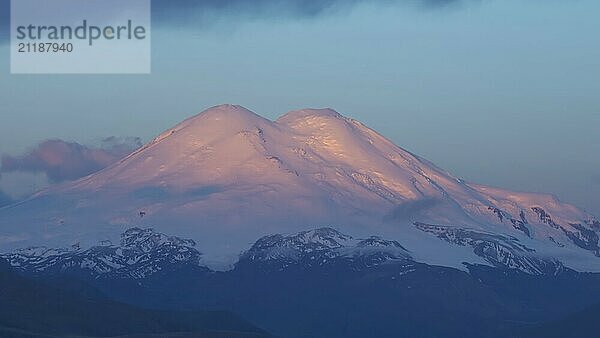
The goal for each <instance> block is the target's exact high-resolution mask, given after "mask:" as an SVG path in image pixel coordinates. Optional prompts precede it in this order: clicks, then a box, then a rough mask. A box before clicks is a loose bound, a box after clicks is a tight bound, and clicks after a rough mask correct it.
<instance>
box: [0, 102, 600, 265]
mask: <svg viewBox="0 0 600 338" xmlns="http://www.w3.org/2000/svg"><path fill="white" fill-rule="evenodd" d="M131 226H140V227H147V226H152V227H153V228H155V229H157V230H158V231H161V232H164V233H170V234H175V235H177V236H182V237H185V238H190V239H192V240H193V241H194V242H195V243H197V244H198V247H199V248H200V251H201V253H202V257H201V259H202V264H203V265H206V266H209V267H213V268H219V269H221V270H223V269H227V268H230V267H231V266H232V265H233V264H235V263H236V261H237V259H238V257H239V255H240V253H241V252H243V251H244V250H246V249H247V247H248V245H249V243H253V242H254V241H256V240H257V239H258V238H261V237H263V236H268V235H273V234H277V233H296V232H300V231H305V230H309V229H314V228H319V227H322V226H331V227H334V228H336V229H339V230H342V232H344V233H346V234H349V235H352V236H354V237H359V238H367V237H369V236H379V237H382V238H386V239H387V240H391V241H397V242H398V243H399V244H400V245H401V246H403V247H404V248H405V249H406V250H407V252H410V255H411V257H413V258H414V259H415V260H416V261H419V262H423V263H428V264H436V265H443V266H450V267H458V268H461V269H464V267H463V262H467V263H473V264H481V263H483V264H490V265H496V263H494V262H490V260H489V259H482V252H484V251H485V252H487V253H489V252H491V251H493V252H496V253H497V258H496V261H500V262H502V261H506V259H508V260H510V258H509V257H508V258H507V257H503V253H505V252H514V250H516V249H515V248H520V249H519V252H521V254H522V255H525V256H530V257H531V260H530V261H531V262H541V261H544V262H547V261H548V262H549V261H555V262H558V263H557V264H558V265H556V266H559V265H560V266H566V267H569V268H573V269H576V270H579V271H600V259H599V258H598V257H597V255H598V254H599V246H598V234H597V231H598V230H599V229H600V223H598V221H596V220H595V219H594V218H593V217H592V216H591V215H588V214H586V213H584V212H583V211H581V210H579V209H577V208H575V207H573V206H571V205H567V204H564V203H561V202H559V201H558V200H556V199H555V198H554V197H552V196H550V195H541V194H529V193H517V192H511V191H505V190H502V189H497V188H490V187H486V186H482V185H477V184H471V183H467V182H464V181H462V180H461V179H459V178H457V177H455V176H453V175H451V174H449V173H448V172H446V171H444V170H442V169H440V168H437V167H436V166H434V165H433V164H431V163H430V162H428V161H426V160H424V159H422V158H420V157H418V156H416V155H414V154H411V153H410V152H408V151H406V150H404V149H402V148H400V147H398V146H396V145H394V144H392V143H391V142H390V141H388V140H387V139H385V138H384V137H383V136H381V135H379V134H377V133H376V132H375V131H373V130H371V129H369V128H368V127H366V126H364V125H363V124H361V123H360V122H358V121H355V120H352V119H349V118H345V117H343V116H341V115H340V114H338V113H337V112H335V111H333V110H330V109H305V110H300V111H294V112H290V113H288V114H285V115H284V116H282V117H280V118H279V119H277V120H276V121H270V120H267V119H264V118H262V117H260V116H258V115H256V114H254V113H253V112H250V111H248V110H247V109H245V108H243V107H239V106H231V105H224V106H218V107H214V108H211V109H208V110H207V111H204V112H202V113H200V114H199V115H197V116H194V117H192V118H190V119H188V120H186V121H184V122H182V123H180V124H179V125H177V126H175V127H173V128H171V129H168V130H167V131H165V132H164V133H162V134H161V135H159V136H158V137H156V138H155V139H154V140H153V141H151V142H149V143H148V144H146V145H145V146H143V147H142V148H140V149H139V150H137V151H135V152H134V153H132V154H130V155H129V156H127V157H126V158H124V159H122V160H121V161H119V162H118V163H116V164H114V165H112V166H111V167H109V168H106V169H104V170H102V171H100V172H97V173H95V174H92V175H90V176H88V177H86V178H83V179H81V180H78V181H76V182H72V183H66V184H62V185H58V186H54V187H51V188H49V189H47V190H45V191H43V192H40V193H38V194H37V195H35V196H33V197H32V198H30V199H28V200H26V201H24V202H22V203H20V204H17V205H15V206H12V207H9V208H4V209H2V210H0V227H1V228H2V236H0V249H2V250H3V251H4V252H8V251H12V250H14V249H19V248H26V247H29V246H40V245H44V246H47V247H48V248H58V247H63V248H64V247H71V246H74V247H78V248H83V249H87V248H90V247H92V246H96V245H98V242H99V241H104V242H106V243H108V242H110V243H118V242H119V236H120V234H121V233H122V232H124V231H125V230H126V229H127V228H129V227H131ZM432 229H436V230H432ZM440 231H443V232H444V233H445V234H441V233H440ZM455 234H461V235H465V234H467V235H469V236H471V237H472V239H471V240H468V241H467V240H461V241H455V240H454V237H453V236H454V235H455ZM473 236H475V237H474V238H473ZM463 237H464V236H463ZM482 238H485V239H494V241H495V244H494V245H491V246H489V245H487V246H486V245H483V244H481V242H482V240H481V239H482ZM483 242H488V243H489V240H488V241H483ZM503 243H504V244H503ZM507 243H508V244H507ZM482 245H483V246H482ZM506 248H508V249H506ZM505 249H506V250H505ZM490 250H491V251H490ZM487 256H489V255H487ZM502 264H504V263H502ZM530 265H531V264H528V266H530ZM534 265H535V264H534ZM551 265H553V264H551ZM532 269H534V270H535V268H532Z"/></svg>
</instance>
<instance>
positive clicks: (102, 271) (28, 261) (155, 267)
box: [0, 228, 202, 279]
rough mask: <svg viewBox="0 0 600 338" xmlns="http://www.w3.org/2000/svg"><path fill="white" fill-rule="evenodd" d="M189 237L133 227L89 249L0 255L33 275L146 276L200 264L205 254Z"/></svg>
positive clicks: (28, 250) (38, 249)
mask: <svg viewBox="0 0 600 338" xmlns="http://www.w3.org/2000/svg"><path fill="white" fill-rule="evenodd" d="M195 245H196V243H194V241H192V240H190V239H181V238H178V237H174V236H167V235H164V234H161V233H158V232H156V231H153V230H152V229H139V228H131V229H128V230H127V231H125V232H124V233H123V234H122V235H121V241H120V243H118V244H113V243H111V242H108V241H106V242H102V243H99V244H98V245H95V246H93V247H91V248H89V249H85V250H84V249H82V248H80V247H79V246H73V247H71V248H64V249H50V248H47V247H29V248H24V249H19V250H16V251H14V252H12V253H10V254H4V255H0V256H1V257H2V258H4V259H6V260H7V261H8V262H9V263H10V265H11V266H13V267H15V268H17V269H19V270H22V271H24V272H27V273H31V274H60V273H69V272H74V273H85V274H89V275H90V276H92V277H94V278H97V277H108V278H132V279H139V278H146V277H149V276H151V275H153V274H155V273H157V272H160V271H165V270H167V271H169V270H175V269H177V268H178V267H180V266H184V265H185V266H194V267H200V259H201V256H202V254H201V253H200V252H198V251H197V250H196V249H195V248H194V246H195Z"/></svg>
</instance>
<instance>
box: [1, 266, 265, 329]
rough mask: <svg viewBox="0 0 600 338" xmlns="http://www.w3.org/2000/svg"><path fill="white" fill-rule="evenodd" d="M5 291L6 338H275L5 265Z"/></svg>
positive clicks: (221, 318) (236, 322) (219, 317)
mask: <svg viewBox="0 0 600 338" xmlns="http://www.w3.org/2000/svg"><path fill="white" fill-rule="evenodd" d="M59 280H60V282H58V281H59ZM47 282H48V281H47ZM0 290H1V291H0V336H1V337H22V338H30V337H39V338H58V337H74V336H77V337H113V336H124V337H125V336H126V337H140V338H141V337H165V335H167V336H169V337H171V334H170V333H181V337H206V338H219V337H239V338H246V337H248V338H250V337H270V336H269V335H268V334H266V333H265V332H264V331H262V330H260V329H258V328H256V327H254V326H252V325H251V324H249V323H247V322H245V321H243V320H242V319H239V318H238V317H236V316H234V315H233V314H231V313H228V312H217V311H215V312H208V311H205V312H199V311H196V312H181V311H179V312H175V311H156V310H154V311H151V310H144V309H141V308H138V307H134V306H131V305H126V304H124V303H119V302H115V301H111V300H108V299H107V298H106V297H105V296H103V295H102V294H101V293H100V292H99V291H97V290H96V289H94V288H92V287H89V286H87V284H86V283H79V282H78V281H77V280H75V279H56V280H55V285H54V286H51V285H48V284H47V283H42V282H38V281H33V280H30V279H27V278H25V277H22V276H20V275H18V274H17V273H16V272H14V271H13V270H12V269H11V268H10V267H9V265H8V264H7V263H6V262H4V261H0ZM223 331H227V332H229V333H228V334H227V335H224V334H223V333H222V332H223ZM172 337H175V336H174V335H173V336H172ZM177 337H179V336H177Z"/></svg>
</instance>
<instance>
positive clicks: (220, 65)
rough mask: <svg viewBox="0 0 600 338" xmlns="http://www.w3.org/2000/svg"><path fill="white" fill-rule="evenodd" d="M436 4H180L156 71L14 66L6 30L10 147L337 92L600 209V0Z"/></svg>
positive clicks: (402, 125) (372, 122)
mask: <svg viewBox="0 0 600 338" xmlns="http://www.w3.org/2000/svg"><path fill="white" fill-rule="evenodd" d="M421 7H422V6H409V5H381V4H373V3H369V4H359V5H357V6H354V7H353V8H352V9H351V10H344V11H342V12H340V13H337V14H331V15H326V14H325V15H319V16H299V17H296V16H294V15H289V16H278V17H277V18H269V15H266V16H265V17H262V18H258V19H257V18H255V19H248V18H245V17H244V18H241V17H240V16H239V15H235V14H224V15H222V16H218V15H217V14H215V17H213V18H211V20H210V21H211V22H210V23H201V22H200V21H202V20H203V17H202V18H190V17H186V18H185V20H182V21H184V22H185V23H181V22H177V20H176V16H175V19H173V18H172V19H171V20H166V21H165V22H160V23H159V24H155V26H154V27H153V32H152V34H153V38H152V53H153V54H152V74H151V75H129V76H120V75H94V76H83V75H54V76H39V75H31V76H30V75H10V74H9V51H8V46H6V44H4V45H0V116H1V119H0V153H7V154H13V155H15V154H19V153H22V152H23V151H25V150H27V149H28V148H30V147H32V146H33V145H35V144H36V143H38V142H40V141H42V140H45V139H49V138H62V139H66V140H74V141H78V142H82V143H93V142H95V141H98V140H99V139H101V138H103V137H106V136H112V135H117V136H140V137H142V138H143V139H144V140H148V139H149V138H151V137H152V136H154V135H155V134H157V133H159V132H160V131H162V130H164V129H166V128H168V127H170V126H172V125H174V124H176V123H178V122H179V121H181V120H183V119H184V118H186V117H188V116H190V115H192V114H195V113H196V112H198V111H200V110H202V109H204V108H206V107H209V106H212V105H216V104H220V103H236V104H241V105H244V106H246V107H248V108H250V109H252V110H254V111H256V112H257V113H259V114H262V115H263V116H265V117H268V118H272V119H274V118H276V117H277V116H279V115H281V114H283V113H285V112H286V111H289V110H293V109H298V108H304V107H332V108H334V109H336V110H338V111H340V112H341V113H343V114H345V115H347V116H350V117H353V118H356V119H358V120H360V121H362V122H364V123H365V124H367V125H368V126H370V127H372V128H373V129H375V130H377V131H378V132H380V133H382V134H383V135H385V136H387V137H389V138H390V139H392V140H393V141H394V142H395V143H397V144H398V145H400V146H402V147H404V148H406V149H408V150H410V151H412V152H414V153H416V154H419V155H421V156H423V157H425V158H428V159H429V160H431V161H433V162H434V163H436V164H438V165H439V166H441V167H443V168H445V169H447V170H449V171H451V172H453V173H455V174H456V175H458V176H461V177H463V178H465V179H466V180H470V181H474V182H478V183H483V184H489V185H496V186H502V187H506V188H512V189H517V190H528V191H543V192H552V193H555V194H556V195H558V196H559V197H560V198H561V199H562V200H565V201H568V202H572V203H575V204H577V205H578V206H581V207H583V208H585V209H587V210H589V211H592V212H593V213H595V214H596V215H597V216H600V198H599V196H600V95H599V93H600V80H599V79H600V35H599V34H598V32H600V20H599V16H600V2H599V1H597V0H577V1H570V0H569V1H567V0H563V1H559V0H543V1H542V0H487V1H465V2H460V1H456V2H455V3H454V4H451V5H449V6H441V7H437V6H433V7H427V6H426V8H421ZM7 179H10V178H7V176H6V175H5V176H4V177H3V178H2V180H3V181H4V182H2V180H0V187H2V186H7V185H10V184H9V183H8V182H6V180H7ZM12 188H14V187H12ZM9 192H10V191H9Z"/></svg>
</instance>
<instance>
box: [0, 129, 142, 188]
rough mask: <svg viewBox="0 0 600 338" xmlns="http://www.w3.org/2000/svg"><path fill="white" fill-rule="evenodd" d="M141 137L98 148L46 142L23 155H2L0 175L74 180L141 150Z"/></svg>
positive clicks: (108, 140)
mask: <svg viewBox="0 0 600 338" xmlns="http://www.w3.org/2000/svg"><path fill="white" fill-rule="evenodd" d="M140 145H141V141H140V139H139V138H118V137H109V138H106V139H104V140H102V142H101V144H100V146H98V147H88V146H85V145H82V144H79V143H76V142H67V141H63V140H58V139H55V140H47V141H44V142H42V143H40V144H38V145H37V146H36V147H35V148H34V149H33V150H31V151H30V152H28V153H26V154H24V155H21V156H10V155H4V156H2V160H1V166H0V171H1V172H32V173H45V174H46V176H47V177H48V179H49V180H50V181H51V182H63V181H68V180H75V179H78V178H80V177H83V176H86V175H89V174H91V173H93V172H96V171H98V170H100V169H103V168H105V167H107V166H109V165H111V164H113V163H114V162H116V161H117V160H119V159H120V158H122V157H123V156H125V155H127V154H128V153H130V152H131V151H133V150H135V149H136V148H138V147H140Z"/></svg>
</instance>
